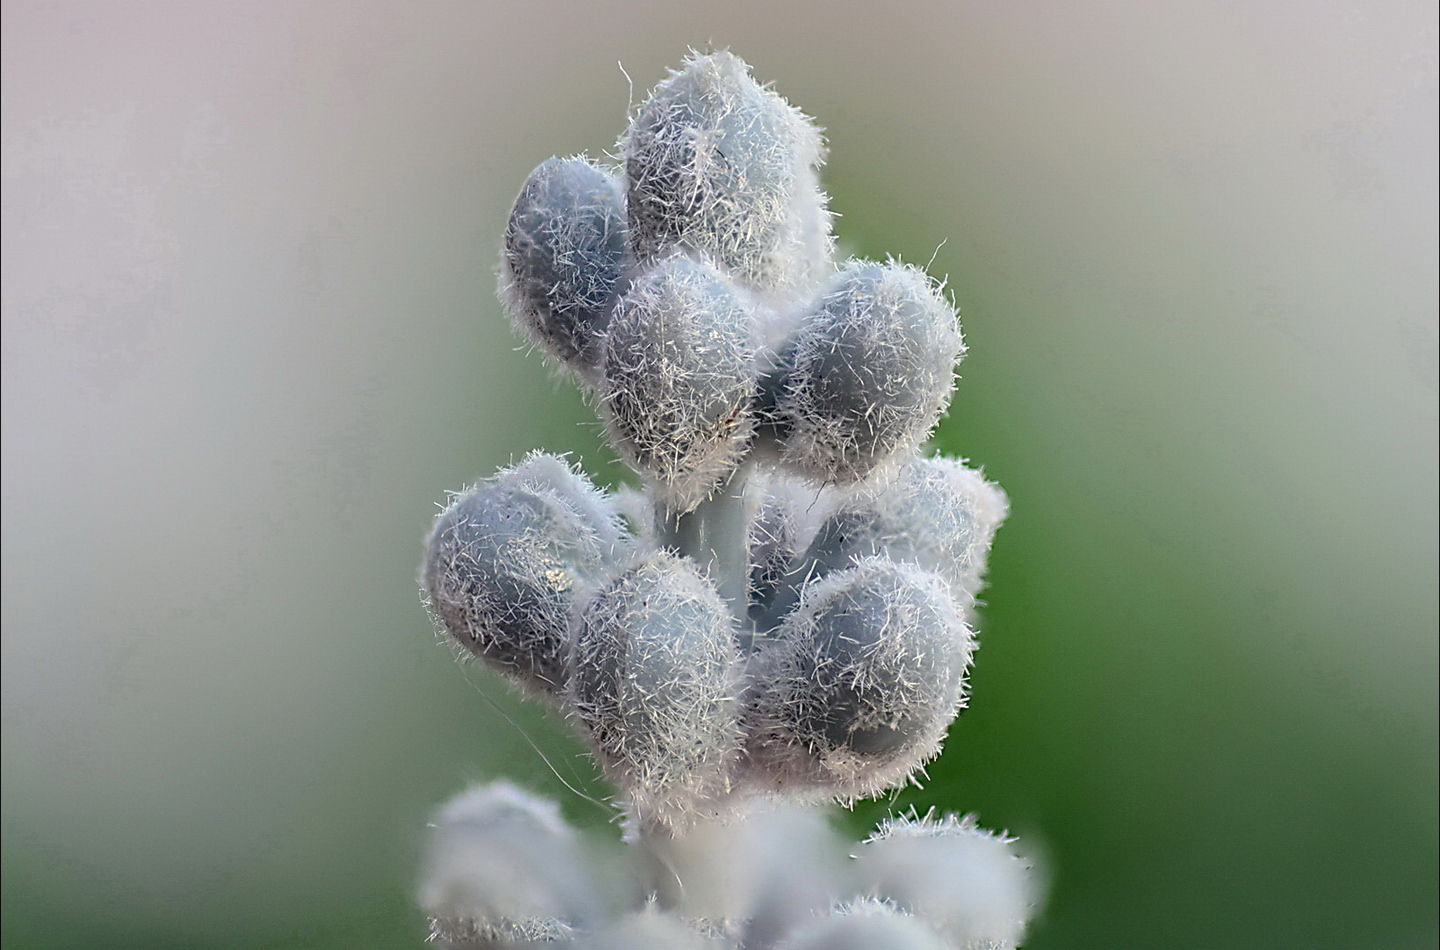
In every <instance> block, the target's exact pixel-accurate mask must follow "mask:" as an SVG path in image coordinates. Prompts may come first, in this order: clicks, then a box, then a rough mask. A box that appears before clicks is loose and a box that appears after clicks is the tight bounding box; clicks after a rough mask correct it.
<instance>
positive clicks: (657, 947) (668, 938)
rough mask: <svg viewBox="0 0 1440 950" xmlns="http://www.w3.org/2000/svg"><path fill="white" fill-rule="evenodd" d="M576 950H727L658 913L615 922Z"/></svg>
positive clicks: (597, 932) (720, 944)
mask: <svg viewBox="0 0 1440 950" xmlns="http://www.w3.org/2000/svg"><path fill="white" fill-rule="evenodd" d="M573 946H574V950H727V948H726V946H725V944H724V943H722V942H721V941H720V940H717V939H712V938H710V937H707V936H705V935H704V934H703V933H700V932H697V930H696V929H695V928H693V927H690V926H687V924H686V923H685V922H684V921H683V920H681V919H680V918H678V917H673V916H671V915H669V914H663V913H660V912H659V911H657V910H654V909H650V910H645V911H641V912H639V913H634V914H630V915H628V916H625V917H621V918H619V919H617V920H614V921H612V922H611V923H610V924H608V925H607V926H605V927H603V928H601V929H600V930H598V931H596V932H595V933H592V934H589V935H587V936H585V937H582V938H581V939H579V940H577V941H576V942H575V944H574V945H573Z"/></svg>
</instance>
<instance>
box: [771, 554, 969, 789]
mask: <svg viewBox="0 0 1440 950" xmlns="http://www.w3.org/2000/svg"><path fill="white" fill-rule="evenodd" d="M972 649H973V640H972V637H971V634H970V631H969V629H968V628H967V627H966V626H965V624H964V622H963V621H962V620H961V617H960V613H959V610H958V609H957V607H956V605H955V602H954V600H953V599H952V598H951V597H950V594H949V591H948V590H946V588H945V586H944V583H943V582H942V581H941V580H940V578H938V577H936V576H935V575H933V574H930V573H928V572H926V571H921V570H919V569H917V568H915V567H913V566H910V565H901V564H895V563H893V562H891V561H889V560H887V559H885V558H868V559H866V560H863V561H861V562H859V563H858V564H857V565H856V566H855V567H853V568H851V569H849V570H846V571H841V572H838V573H835V574H831V575H830V576H829V577H826V578H824V579H823V580H821V581H818V582H816V583H814V584H812V585H810V586H809V587H808V588H807V589H806V591H805V594H804V596H803V597H802V598H801V600H800V604H799V605H798V606H797V607H796V609H795V611H794V613H793V614H792V615H791V616H790V617H789V618H787V620H786V621H785V623H784V624H782V625H781V626H780V627H779V628H778V629H777V630H776V631H775V634H774V642H773V643H771V644H770V645H768V646H766V647H764V648H763V649H762V652H761V653H760V654H758V655H757V657H756V659H755V667H756V668H755V671H754V674H753V689H752V695H751V698H750V703H749V706H748V710H747V725H749V727H750V728H749V734H750V739H751V741H750V752H751V765H752V769H751V772H750V774H749V778H750V780H751V781H752V782H755V783H756V784H758V785H760V786H761V787H766V788H773V789H776V790H779V789H786V790H788V791H790V792H791V793H795V792H796V791H797V790H798V789H802V788H807V787H808V788H810V789H813V790H814V793H815V796H814V797H840V798H857V797H863V796H867V795H873V794H875V793H876V792H879V791H880V790H882V789H885V788H888V787H890V786H892V785H894V784H896V783H898V782H900V781H903V780H904V779H905V778H907V777H908V776H909V775H910V774H911V773H912V772H913V771H914V770H915V769H916V768H918V767H919V766H920V765H921V764H922V763H923V762H925V761H927V760H928V759H930V758H932V757H934V756H935V755H936V754H937V753H938V752H939V750H940V742H941V739H942V738H943V737H944V733H945V729H946V727H947V726H949V724H950V722H951V720H952V719H953V718H954V717H955V713H956V712H957V710H958V708H959V705H960V699H961V686H962V681H963V677H964V673H965V670H966V668H967V667H968V665H969V662H970V654H971V651H972Z"/></svg>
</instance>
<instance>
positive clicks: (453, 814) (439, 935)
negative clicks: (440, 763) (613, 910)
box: [419, 782, 603, 950]
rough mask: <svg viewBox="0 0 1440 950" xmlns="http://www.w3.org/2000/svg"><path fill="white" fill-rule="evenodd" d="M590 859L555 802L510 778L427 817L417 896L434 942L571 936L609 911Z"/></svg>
mask: <svg viewBox="0 0 1440 950" xmlns="http://www.w3.org/2000/svg"><path fill="white" fill-rule="evenodd" d="M585 865H586V861H585V853H584V847H583V845H582V842H581V840H580V838H579V836H578V835H577V834H576V833H575V832H574V831H573V830H572V829H571V828H570V827H569V826H568V825H566V824H565V822H564V820H563V819H562V818H561V817H560V809H559V808H557V807H556V806H555V803H554V802H551V801H547V800H545V799H542V798H537V797H536V796H534V795H531V794H529V793H527V792H524V791H522V790H520V789H519V788H516V787H515V786H514V785H511V784H510V783H508V782H494V783H491V784H489V785H478V786H476V787H474V788H471V789H469V790H468V791H466V792H464V793H463V794H461V795H458V796H456V797H455V798H454V799H452V800H451V801H449V802H447V803H446V804H445V805H444V807H442V808H441V809H440V810H439V812H437V813H436V815H435V817H434V819H433V820H432V822H431V829H430V833H429V836H428V840H427V842H426V849H425V861H424V873H423V876H422V879H421V883H420V895H419V898H420V900H419V902H420V906H421V908H422V909H423V910H424V911H425V913H426V914H427V915H428V916H429V918H430V937H431V940H432V941H434V942H436V943H438V944H440V945H441V946H444V947H456V948H459V947H465V948H473V947H485V948H494V950H500V948H512V947H522V946H530V944H531V943H532V942H536V941H544V940H557V939H562V938H566V937H569V936H571V935H572V934H573V933H574V931H575V928H576V927H577V926H583V925H585V924H587V923H589V922H590V921H592V920H594V919H595V918H597V917H598V916H599V915H600V913H601V911H602V910H603V908H602V901H601V899H600V897H599V895H598V894H597V892H596V890H595V888H594V886H593V885H592V884H591V881H590V877H589V874H588V873H587V872H588V871H589V870H590V869H589V868H587V867H586V866H585Z"/></svg>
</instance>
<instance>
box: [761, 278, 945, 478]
mask: <svg viewBox="0 0 1440 950" xmlns="http://www.w3.org/2000/svg"><path fill="white" fill-rule="evenodd" d="M964 350H965V347H964V344H963V343H962V342H961V339H960V331H959V329H958V327H957V325H956V322H955V311H954V309H953V308H952V307H951V306H950V304H949V303H948V302H947V301H946V300H945V299H944V298H943V297H941V296H940V294H939V293H938V292H937V290H936V288H935V286H934V285H933V284H931V282H930V279H929V278H928V277H926V276H925V274H924V273H923V272H922V271H920V270H917V269H916V268H913V267H905V266H902V265H900V264H876V263H873V262H870V261H854V262H852V263H850V264H849V265H848V266H846V267H845V269H844V270H842V271H841V272H840V273H839V274H837V275H835V277H834V278H833V279H832V280H831V282H830V284H829V285H828V287H827V289H826V291H825V293H824V295H823V296H821V298H820V300H819V302H818V304H817V305H816V307H815V309H814V311H813V312H812V313H811V314H810V316H809V317H808V318H807V320H806V322H805V323H804V324H803V325H802V326H801V328H800V330H799V332H798V334H797V336H796V338H795V342H794V344H793V349H792V352H791V354H790V355H789V357H788V359H786V360H785V361H784V363H783V364H782V366H784V367H785V370H784V379H783V386H782V387H781V390H780V392H779V395H778V404H777V406H776V410H775V411H776V414H777V417H778V418H777V422H776V424H777V425H778V427H779V429H780V431H781V433H782V438H783V439H784V448H783V450H782V456H781V457H782V459H783V460H784V462H785V464H786V465H788V466H790V467H791V468H793V469H794V470H795V471H797V472H799V473H801V474H804V475H807V476H809V477H811V478H814V479H816V480H817V481H821V482H853V481H857V480H859V479H862V478H865V477H866V476H867V475H869V474H870V473H871V472H872V471H874V470H875V469H876V468H877V467H880V466H882V465H885V464H887V463H889V462H891V461H893V460H895V459H896V457H897V456H899V455H901V454H906V453H913V452H914V451H915V450H916V449H917V448H918V447H919V445H920V443H921V442H922V441H923V440H924V439H925V438H926V437H927V436H928V435H929V434H930V430H931V428H933V427H934V425H935V423H936V421H937V420H938V419H939V418H940V413H941V412H943V411H944V409H945V405H946V403H947V402H948V401H949V398H950V390H951V388H952V387H953V386H954V376H955V364H956V363H957V362H958V361H959V359H960V357H961V355H962V354H963V353H964Z"/></svg>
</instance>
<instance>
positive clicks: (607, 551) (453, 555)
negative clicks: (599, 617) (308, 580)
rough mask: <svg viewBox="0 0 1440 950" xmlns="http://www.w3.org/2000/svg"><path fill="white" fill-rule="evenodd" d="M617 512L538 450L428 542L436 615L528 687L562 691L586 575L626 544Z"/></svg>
mask: <svg viewBox="0 0 1440 950" xmlns="http://www.w3.org/2000/svg"><path fill="white" fill-rule="evenodd" d="M608 508H609V506H608V503H607V501H606V499H605V497H604V496H603V495H602V494H600V492H598V491H597V490H596V489H595V488H594V487H593V486H591V485H590V483H589V482H588V481H586V480H585V479H584V478H583V477H582V476H580V475H578V474H577V473H575V472H574V471H572V470H571V469H570V468H569V467H568V466H567V465H566V464H565V463H564V462H563V461H561V460H560V459H558V458H555V457H554V456H545V455H538V454H537V455H533V456H531V457H530V458H529V459H527V460H526V461H525V463H524V464H522V465H520V466H518V467H517V468H514V469H509V470H507V471H504V472H501V473H500V474H499V475H498V476H496V477H495V478H494V479H492V480H491V481H490V482H488V483H486V484H483V485H479V486H477V487H475V488H472V489H470V490H468V491H466V492H463V493H461V494H459V495H457V496H456V497H455V498H454V500H453V501H452V502H451V504H450V506H449V507H448V508H446V509H445V511H444V512H442V513H441V515H440V517H439V518H438V519H437V520H436V522H435V529H434V531H432V532H431V535H430V539H429V541H428V542H427V545H426V548H427V553H426V558H425V564H424V567H423V570H422V577H421V581H422V583H423V584H424V587H425V590H426V591H427V592H428V594H429V599H430V607H431V610H432V612H433V614H434V616H435V619H436V620H437V621H438V622H439V624H440V625H441V626H443V627H444V629H445V631H446V632H447V633H448V634H449V635H450V636H451V638H452V639H453V640H454V641H455V642H456V643H458V644H459V645H461V646H463V647H464V648H465V649H467V650H469V651H470V652H471V653H473V654H475V655H476V656H479V657H480V658H481V659H483V660H485V661H486V662H487V663H488V664H489V665H491V666H492V667H493V668H495V669H497V670H499V671H500V672H501V673H504V674H505V675H507V676H509V677H510V678H512V679H513V680H515V681H516V682H518V683H520V684H521V685H523V686H527V687H530V688H532V689H535V690H538V691H540V692H542V693H554V692H557V691H559V690H561V689H563V686H564V682H565V653H566V646H567V641H568V632H567V631H568V628H569V618H570V610H571V601H572V595H573V591H574V587H575V584H576V582H577V578H578V577H579V576H583V575H584V574H586V573H590V572H594V571H597V570H598V569H599V568H600V567H601V565H602V564H603V563H604V562H605V561H606V559H607V558H608V557H609V556H611V554H612V552H613V549H614V547H615V545H616V544H617V543H618V542H619V540H620V529H619V526H618V522H617V520H616V518H615V516H614V514H613V513H611V512H610V511H609V510H608Z"/></svg>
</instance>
